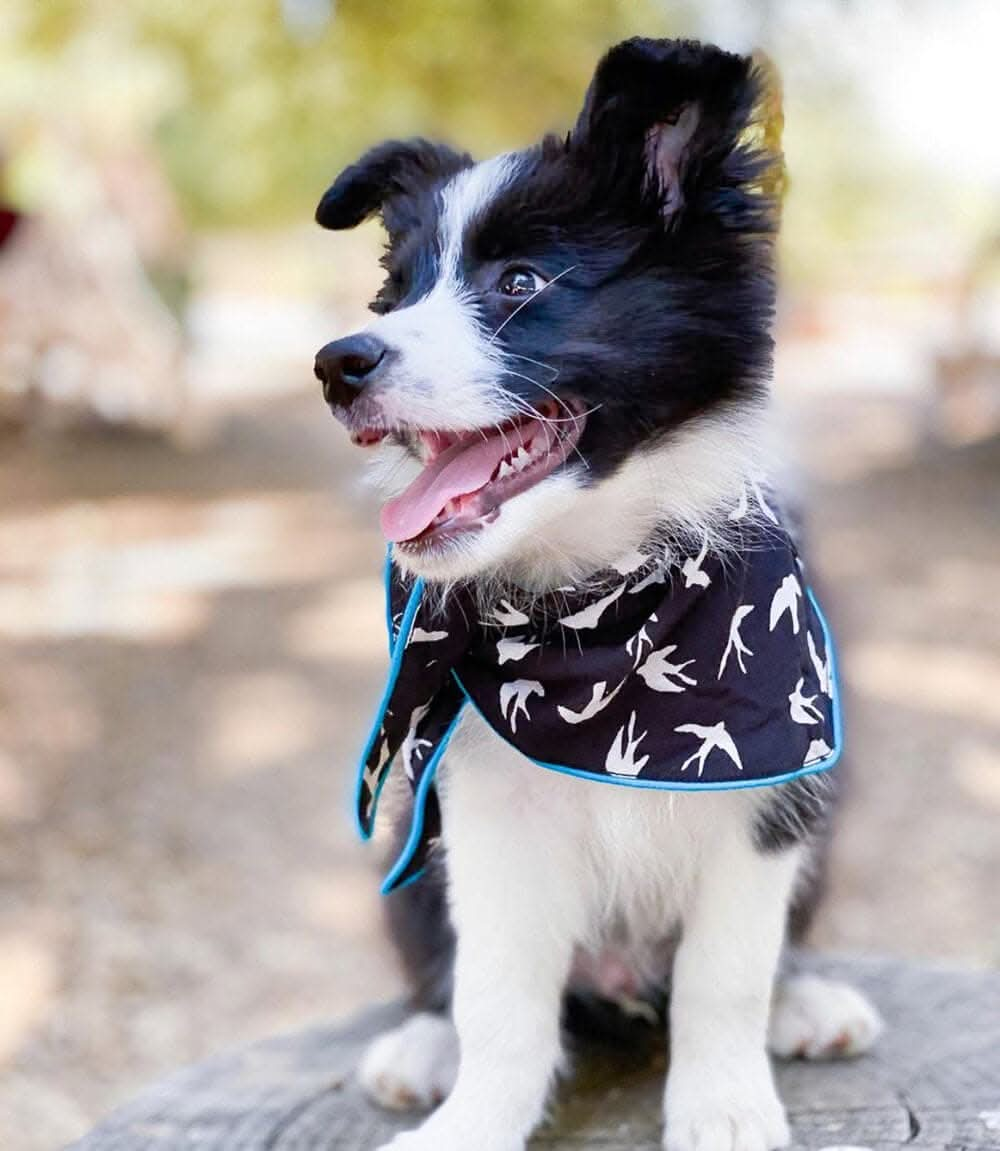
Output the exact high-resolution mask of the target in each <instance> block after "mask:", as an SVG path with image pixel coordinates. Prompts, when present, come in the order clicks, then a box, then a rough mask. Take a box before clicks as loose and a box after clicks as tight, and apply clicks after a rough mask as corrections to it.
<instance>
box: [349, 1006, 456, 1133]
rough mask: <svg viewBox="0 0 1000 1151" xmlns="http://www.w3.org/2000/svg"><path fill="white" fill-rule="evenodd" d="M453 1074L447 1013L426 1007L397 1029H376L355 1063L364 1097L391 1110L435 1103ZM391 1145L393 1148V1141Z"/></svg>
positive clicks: (452, 1031) (449, 1085)
mask: <svg viewBox="0 0 1000 1151" xmlns="http://www.w3.org/2000/svg"><path fill="white" fill-rule="evenodd" d="M457 1074H458V1036H457V1035H456V1034H455V1028H454V1026H453V1025H452V1023H451V1021H450V1020H448V1019H443V1018H442V1017H441V1016H439V1015H429V1014H426V1013H424V1014H420V1015H414V1016H413V1018H412V1019H408V1020H407V1021H406V1022H405V1023H404V1024H403V1025H402V1026H401V1027H397V1028H396V1029H395V1031H387V1032H386V1033H385V1035H380V1036H379V1038H378V1039H376V1040H375V1041H374V1042H373V1043H372V1044H371V1046H370V1047H369V1048H368V1050H367V1051H366V1052H365V1054H364V1057H363V1058H362V1060H361V1065H360V1067H359V1068H358V1079H359V1081H360V1083H361V1086H362V1088H363V1089H364V1091H365V1093H366V1094H367V1095H368V1097H369V1098H370V1099H372V1100H373V1101H374V1102H376V1103H378V1104H379V1106H381V1107H387V1108H388V1109H389V1110H391V1111H410V1110H417V1109H420V1108H426V1107H435V1106H436V1105H437V1104H438V1103H440V1102H441V1101H442V1100H443V1099H444V1098H445V1097H446V1096H447V1095H448V1093H449V1092H450V1091H451V1089H452V1087H453V1086H454V1085H455V1076H456V1075H457ZM414 1134H419V1132H417V1133H414ZM407 1137H408V1136H407ZM400 1138H403V1137H402V1136H401V1137H400ZM392 1146H393V1148H394V1149H396V1144H395V1142H394V1143H393V1144H392ZM402 1146H404V1144H401V1145H400V1147H402ZM405 1146H407V1147H408V1146H409V1144H405ZM396 1151H399V1149H396Z"/></svg>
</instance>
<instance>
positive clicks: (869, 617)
mask: <svg viewBox="0 0 1000 1151" xmlns="http://www.w3.org/2000/svg"><path fill="white" fill-rule="evenodd" d="M640 32H641V33H646V34H653V35H661V34H662V35H685V36H700V37H705V38H711V39H714V40H716V41H717V42H718V43H720V44H722V45H723V46H726V47H731V48H738V49H748V48H750V47H753V46H755V45H759V46H763V47H764V48H765V49H766V50H767V51H768V52H769V53H770V54H771V56H772V57H773V59H774V60H775V61H776V63H777V64H778V66H779V68H780V69H781V71H782V73H783V76H784V84H785V114H786V132H785V145H786V153H787V158H788V164H789V169H790V184H789V192H788V198H787V203H786V213H785V229H784V240H783V248H782V265H783V295H782V304H781V311H780V321H779V333H778V338H779V354H778V361H777V371H776V375H777V380H776V398H777V405H778V409H779V412H780V415H781V418H782V419H783V420H784V421H785V423H786V424H787V426H788V428H789V430H790V433H791V438H792V441H793V444H794V445H795V448H796V451H797V456H798V460H799V463H800V466H801V470H802V474H803V478H804V482H805V484H806V485H807V487H808V489H809V492H810V521H811V534H812V537H813V543H812V547H813V552H814V555H815V559H816V562H817V565H818V567H819V568H820V570H821V572H822V576H823V581H824V583H825V584H826V585H827V587H828V589H829V591H828V593H827V595H828V598H829V600H830V605H829V606H830V610H831V614H832V615H833V616H834V618H835V619H836V621H837V622H838V623H839V627H840V631H841V636H842V640H841V647H842V663H843V669H844V675H845V679H846V684H847V687H848V689H849V690H850V692H851V694H852V695H853V697H854V704H853V707H852V709H851V712H850V715H849V733H848V734H849V739H850V746H851V753H852V758H853V760H854V762H855V765H856V778H855V781H854V784H853V787H852V790H851V795H850V801H849V805H848V811H847V813H846V818H845V820H844V824H843V831H842V834H841V837H840V839H839V841H838V844H837V850H836V853H835V860H834V872H833V880H832V885H831V898H830V900H829V902H828V904H827V906H826V908H825V910H824V912H823V914H822V916H821V918H820V921H819V923H818V924H817V927H816V930H815V933H814V941H815V943H816V944H817V945H819V946H822V947H826V948H836V949H848V950H850V949H853V950H863V951H877V952H890V953H897V954H904V955H907V956H912V957H919V958H929V959H934V960H939V961H946V962H961V963H965V964H978V965H993V966H995V965H997V964H998V963H1000V898H998V894H997V887H998V883H997V877H998V870H997V869H998V865H1000V835H998V824H1000V819H998V816H1000V608H998V606H997V602H998V599H1000V484H998V479H1000V438H998V431H1000V133H998V132H997V130H996V124H995V118H996V117H995V113H996V109H997V107H998V106H1000V90H998V82H997V74H996V64H995V45H996V44H997V43H998V42H1000V6H998V5H997V4H996V3H995V0H951V2H950V3H948V4H942V3H940V2H939V0H925V2H921V0H907V2H906V3H893V2H890V0H863V2H862V0H857V2H853V3H852V2H849V0H770V2H763V0H762V2H760V3H752V2H751V0H700V2H697V3H696V2H693V0H692V2H691V3H682V2H679V0H678V2H669V0H629V2H624V0H623V2H616V0H589V2H588V3H587V4H580V3H577V2H576V0H462V2H459V0H434V2H430V0H428V2H424V3H417V2H416V0H414V2H412V3H399V2H395V3H389V2H388V0H239V2H233V0H200V2H199V3H197V4H194V3H185V2H183V0H44V2H43V3H38V2H37V0H4V3H3V6H2V8H0V1146H3V1147H4V1148H9V1149H11V1151H41V1149H51V1148H55V1147H58V1146H60V1145H62V1144H63V1143H65V1142H67V1141H68V1140H70V1139H72V1138H73V1137H75V1136H77V1135H79V1134H80V1133H82V1132H83V1131H84V1130H85V1129H86V1128H87V1126H88V1125H89V1124H90V1123H91V1122H92V1121H93V1120H94V1119H95V1118H96V1117H97V1116H98V1115H99V1114H100V1113H102V1112H104V1111H105V1110H106V1109H107V1108H109V1107H110V1106H112V1105H114V1104H115V1103H117V1102H118V1101H120V1100H122V1099H123V1098H124V1097H126V1096H127V1095H128V1094H130V1093H131V1092H133V1091H134V1090H135V1089H136V1088H137V1087H139V1086H140V1085H141V1084H143V1083H145V1082H147V1081H148V1080H150V1079H152V1078H154V1077H157V1076H161V1075H163V1074H164V1073H166V1072H168V1071H169V1070H171V1069H172V1068H174V1067H176V1066H177V1065H178V1064H180V1063H182V1062H186V1061H190V1060H192V1059H196V1058H199V1057H202V1056H204V1055H206V1054H208V1053H209V1052H211V1051H214V1050H216V1049H218V1048H220V1047H222V1046H224V1045H226V1044H231V1043H235V1042H239V1041H243V1040H246V1039H249V1038H252V1037H255V1036H259V1035H263V1034H265V1033H269V1032H273V1031H276V1030H280V1029H284V1028H290V1027H294V1026H296V1025H301V1024H303V1023H305V1022H306V1021H309V1020H315V1019H330V1018H336V1017H338V1016H342V1015H347V1014H349V1013H351V1012H353V1011H354V1010H356V1009H357V1008H359V1007H360V1006H361V1005H363V1004H366V1003H368V1002H370V1001H372V1000H375V999H381V998H386V997H389V996H392V995H394V994H396V993H397V992H398V991H399V989H400V986H401V982H400V977H399V974H398V971H397V969H396V967H395V966H394V963H393V959H392V956H391V955H390V954H389V952H388V950H387V948H386V946H385V944H384V942H383V939H382V934H381V926H380V906H379V897H378V895H377V894H376V891H377V860H376V858H375V857H376V856H377V854H378V852H377V851H372V850H368V851H367V852H366V851H364V850H362V848H361V847H360V846H359V845H358V844H356V843H355V842H354V838H353V831H352V826H351V823H350V820H349V818H348V815H347V810H348V798H347V797H348V791H349V787H350V783H349V781H350V777H351V774H352V768H353V760H354V755H355V753H356V751H357V749H358V748H359V746H360V742H361V738H362V734H363V729H364V727H365V724H366V721H367V717H368V713H369V710H370V708H371V706H372V704H373V703H374V701H375V699H376V696H377V693H378V691H379V689H380V685H381V680H382V676H383V673H384V639H383V635H382V631H381V626H382V625H381V619H382V616H381V589H380V582H379V578H378V569H379V564H380V559H381V553H382V545H381V543H380V540H379V538H378V535H377V532H376V530H375V523H376V520H375V515H374V508H373V506H372V505H371V504H370V503H369V502H367V497H365V496H364V494H363V493H362V492H360V491H359V490H358V488H357V481H356V477H357V472H358V461H357V460H356V458H355V456H354V455H353V453H352V451H351V449H350V448H349V446H348V445H347V443H346V442H345V438H344V437H343V436H342V433H341V431H340V430H339V429H338V427H337V426H335V424H334V422H333V421H332V420H331V419H330V418H329V417H328V415H327V413H326V411H325V408H324V406H323V404H322V403H321V401H320V397H319V394H318V387H317V385H316V384H315V382H314V380H313V378H312V372H311V362H312V356H313V354H314V352H315V350H316V349H317V348H318V347H319V346H320V345H321V344H323V343H325V342H326V341H327V340H329V339H330V338H332V337H333V336H335V335H337V334H343V333H346V332H347V331H349V330H352V329H353V328H354V327H355V326H356V325H358V324H359V323H360V322H361V321H362V317H363V314H364V313H363V307H364V303H365V301H366V299H367V298H368V297H369V295H370V294H371V292H372V291H373V289H374V287H375V285H376V284H377V281H378V273H377V268H376V258H377V255H378V250H379V245H380V237H379V233H378V228H377V227H376V226H374V225H370V226H366V227H365V228H362V229H360V230H359V231H358V232H357V233H355V234H352V235H344V236H331V235H327V234H324V233H322V232H320V231H319V229H317V228H316V227H315V226H313V225H312V223H311V219H312V211H313V208H314V205H315V203H316V201H317V199H318V197H319V195H320V194H321V192H322V191H323V190H324V189H325V187H326V186H327V185H328V183H329V182H330V181H331V180H332V178H333V177H334V175H335V174H336V173H337V171H338V170H339V168H340V167H341V166H342V165H344V164H345V163H347V162H350V161H351V160H352V159H353V158H354V157H355V156H356V154H357V153H358V152H359V151H360V150H362V149H363V148H364V147H365V146H367V145H368V144H370V143H372V142H374V141H376V140H378V139H379V138H381V137H384V136H387V135H405V134H408V133H416V132H419V133H422V134H426V135H431V136H443V137H445V138H448V139H451V140H453V141H457V142H458V143H460V144H461V145H462V146H463V147H468V148H469V149H471V150H472V151H473V152H474V153H476V154H479V155H485V154H488V153H490V152H492V151H495V150H498V149H503V148H508V147H515V146H518V145H522V144H525V143H527V142H530V141H531V140H532V139H533V138H534V137H536V136H537V135H538V134H539V133H540V132H542V131H543V130H546V129H549V128H565V127H566V126H567V125H568V124H569V123H570V122H571V121H572V119H573V117H574V116H575V113H576V110H577V108H578V105H579V103H580V100H581V97H582V93H583V90H584V88H585V86H586V83H587V81H588V79H589V76H590V74H591V71H592V69H593V66H594V64H595V62H596V59H597V57H598V56H599V54H600V53H601V52H602V51H603V50H604V49H605V48H606V47H607V46H608V45H610V44H611V43H612V42H614V41H615V40H617V39H620V38H622V37H624V36H627V35H632V34H635V33H640Z"/></svg>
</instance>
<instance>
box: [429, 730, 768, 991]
mask: <svg viewBox="0 0 1000 1151" xmlns="http://www.w3.org/2000/svg"><path fill="white" fill-rule="evenodd" d="M445 763H446V767H445V769H444V771H443V772H442V777H441V780H440V791H441V799H442V804H443V815H444V821H443V822H444V839H445V845H446V847H447V850H448V854H449V857H450V859H451V861H452V864H453V866H450V867H449V873H450V875H451V877H452V881H453V882H454V881H455V880H456V879H457V880H458V881H459V882H461V881H462V880H463V878H464V879H466V881H468V882H474V879H473V878H472V876H471V875H470V872H471V873H475V872H478V871H479V870H480V869H481V868H484V867H486V868H490V869H492V870H494V871H495V869H497V868H506V869H508V870H509V872H510V876H511V886H512V890H511V893H510V894H511V898H512V900H514V899H516V898H518V897H520V898H523V899H530V898H531V897H532V892H533V890H534V885H533V884H532V882H531V881H532V874H531V872H530V868H531V867H535V868H544V871H545V876H544V878H545V881H546V882H545V884H544V886H545V887H546V888H547V889H548V890H550V891H551V890H552V887H553V883H555V885H556V886H557V887H558V888H561V889H563V890H564V891H566V892H567V893H569V892H573V893H574V894H575V895H577V896H581V895H582V898H583V901H584V906H585V909H586V913H585V920H586V924H587V927H586V929H585V933H584V936H583V937H582V938H580V939H578V940H577V942H578V943H579V944H581V945H582V946H584V947H586V948H588V949H598V948H600V947H603V946H606V945H608V944H609V943H610V944H614V945H616V946H617V945H621V944H626V945H627V947H628V950H629V952H630V954H631V956H632V958H633V959H634V960H635V962H636V963H637V964H638V966H640V967H642V966H643V956H644V954H646V953H649V952H650V951H652V950H654V949H655V947H656V944H658V943H661V942H662V941H663V939H664V938H665V937H666V936H667V935H668V934H669V933H670V932H671V930H672V929H673V928H674V927H675V926H676V924H677V923H678V921H681V920H683V918H684V915H685V911H686V910H687V908H688V907H689V906H690V904H691V901H692V899H693V898H694V896H695V894H696V891H697V884H698V877H699V872H700V870H701V865H702V862H703V861H704V860H705V859H706V857H707V856H708V855H709V854H710V853H712V854H713V855H714V856H715V857H716V858H717V857H718V856H719V854H722V855H731V856H733V859H734V865H738V860H739V858H740V857H741V856H744V855H745V854H746V853H747V852H752V851H753V850H754V848H753V846H752V840H751V829H752V820H753V815H754V812H755V810H756V807H757V805H758V804H759V802H760V800H759V798H758V797H757V796H756V794H755V793H754V792H753V791H728V792H710V791H705V792H697V793H691V792H680V791H667V790H659V789H651V788H636V787H629V786H625V785H616V784H613V783H602V782H596V781H590V780H586V779H580V778H577V777H574V776H571V775H567V774H564V773H562V772H558V771H554V770H549V769H546V768H543V767H539V766H538V765H537V764H535V763H533V762H531V761H530V760H529V759H527V758H526V757H525V756H523V755H522V754H521V753H520V752H518V751H516V750H515V749H514V748H513V747H511V746H510V745H509V744H507V743H505V742H504V741H503V740H501V739H500V738H499V737H498V736H497V735H496V734H495V733H494V732H493V731H492V729H491V728H489V726H488V725H487V724H486V722H485V721H484V720H483V719H482V718H481V717H480V716H479V714H478V713H476V712H475V711H474V710H473V709H472V708H467V709H466V712H465V715H464V716H463V718H462V720H461V722H460V724H459V727H458V729H457V730H456V732H455V735H454V737H453V738H452V741H451V744H450V745H449V748H448V753H447V755H446V757H445ZM529 861H531V862H529ZM536 878H537V879H538V880H540V879H541V878H542V877H541V876H540V875H537V872H536ZM517 884H524V885H525V886H523V887H522V888H521V890H520V892H517V891H515V890H513V887H514V885H517ZM491 886H492V884H491ZM483 912H484V914H489V909H486V908H484V909H483ZM657 974H660V973H654V972H649V975H650V976H652V977H655V975H657Z"/></svg>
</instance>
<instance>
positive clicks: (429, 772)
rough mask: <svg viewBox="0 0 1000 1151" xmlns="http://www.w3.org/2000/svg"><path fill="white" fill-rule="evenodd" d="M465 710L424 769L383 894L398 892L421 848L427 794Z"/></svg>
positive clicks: (456, 713)
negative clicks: (400, 882) (401, 844)
mask: <svg viewBox="0 0 1000 1151" xmlns="http://www.w3.org/2000/svg"><path fill="white" fill-rule="evenodd" d="M464 710H465V703H464V702H462V703H461V704H459V707H458V711H457V712H455V718H454V719H453V720H452V721H451V723H449V724H448V727H447V730H446V731H445V733H444V735H443V736H441V742H440V743H439V744H438V745H437V747H436V748H435V749H434V754H433V755H432V756H431V758H430V760H429V761H428V763H427V766H426V767H425V768H424V773H423V775H421V777H420V783H419V784H418V785H417V791H416V794H415V795H414V797H413V818H412V819H411V820H410V832H409V835H408V836H407V838H406V843H405V844H404V846H403V850H402V851H401V852H400V853H399V858H398V859H397V860H396V862H395V863H394V864H393V865H392V870H391V871H390V872H389V874H388V875H387V876H386V877H385V879H384V880H383V881H382V894H383V895H388V894H389V893H390V892H391V891H394V890H396V887H395V884H396V880H397V878H398V877H399V876H400V875H402V874H403V872H404V871H405V870H406V869H407V867H408V866H409V864H410V860H411V859H412V858H413V855H414V853H415V852H416V850H417V848H418V847H419V846H420V840H421V837H422V836H423V834H424V809H425V807H426V806H427V793H428V792H429V791H430V789H431V785H432V784H433V782H434V776H435V775H436V774H437V769H438V765H439V764H440V763H441V760H442V758H443V757H444V753H445V749H446V748H447V746H448V744H449V743H450V742H451V737H452V736H453V735H454V734H455V728H456V727H458V721H459V720H460V719H461V718H462V712H463V711H464ZM423 872H424V869H423V868H421V869H420V870H419V871H418V872H416V873H415V874H414V875H411V876H410V878H409V879H408V880H407V881H406V883H402V884H400V885H399V886H400V888H403V887H408V886H409V885H410V884H411V883H413V882H414V880H416V879H419V878H420V876H421V875H422V874H423Z"/></svg>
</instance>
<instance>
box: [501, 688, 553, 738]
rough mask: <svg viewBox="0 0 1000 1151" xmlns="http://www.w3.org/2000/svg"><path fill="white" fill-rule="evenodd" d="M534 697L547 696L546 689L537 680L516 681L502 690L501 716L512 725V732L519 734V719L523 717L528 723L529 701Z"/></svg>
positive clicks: (529, 718)
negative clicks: (520, 716)
mask: <svg viewBox="0 0 1000 1151" xmlns="http://www.w3.org/2000/svg"><path fill="white" fill-rule="evenodd" d="M533 695H542V696H543V695H545V688H544V687H543V686H542V685H541V684H540V683H539V682H538V680H537V679H515V680H512V681H511V682H510V683H505V684H503V685H502V687H501V688H500V714H501V715H502V716H503V717H504V719H505V720H507V722H508V723H509V724H510V730H511V731H512V732H515V733H516V732H517V717H518V716H519V715H523V716H524V718H525V719H526V720H528V722H529V723H530V722H531V716H530V715H529V714H528V700H529V699H530V698H531V696H533Z"/></svg>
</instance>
